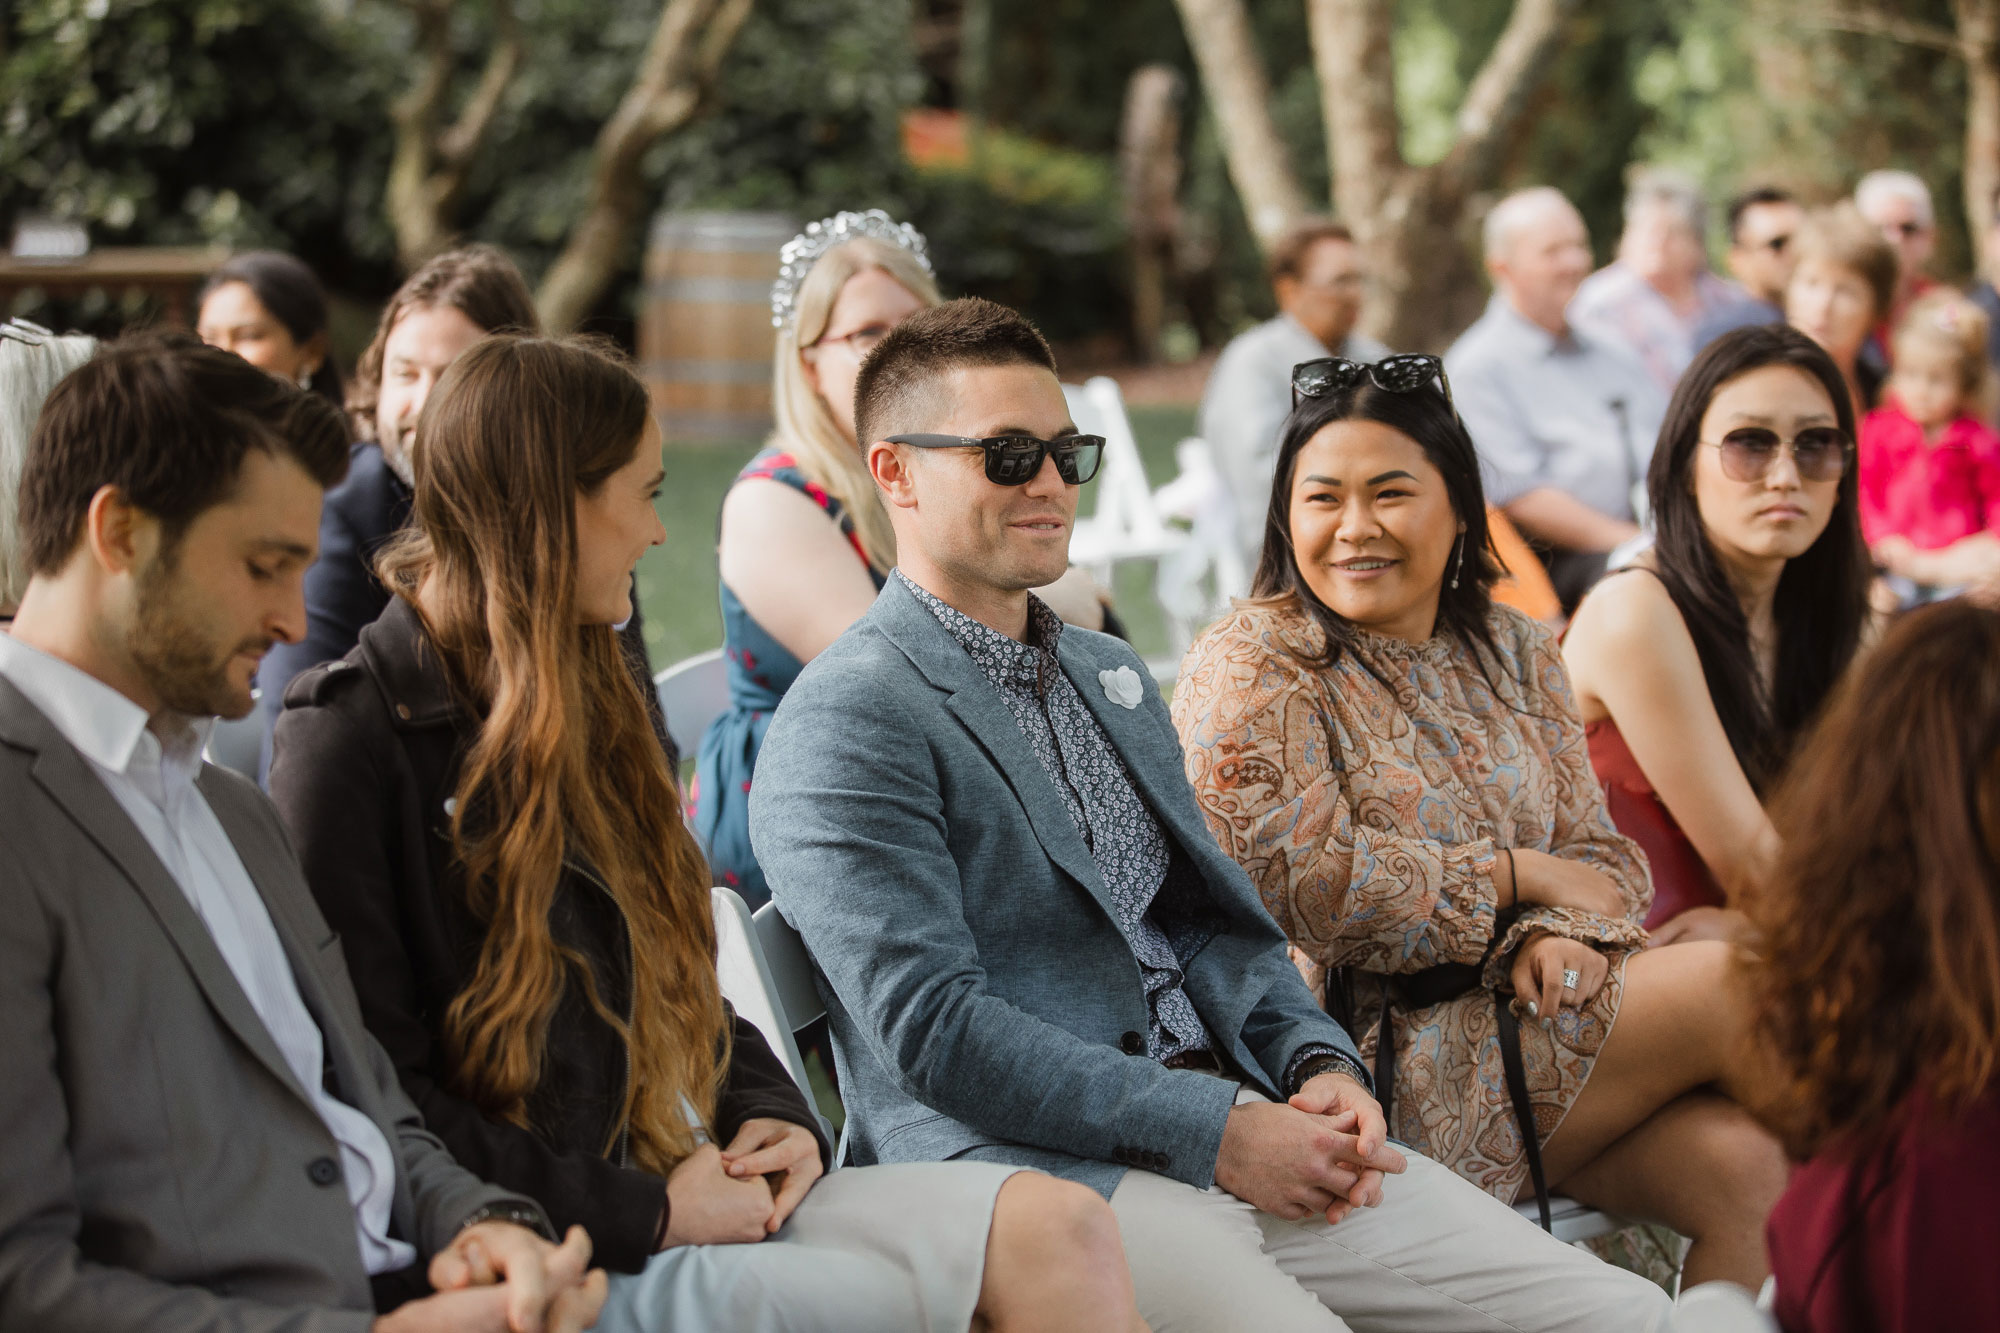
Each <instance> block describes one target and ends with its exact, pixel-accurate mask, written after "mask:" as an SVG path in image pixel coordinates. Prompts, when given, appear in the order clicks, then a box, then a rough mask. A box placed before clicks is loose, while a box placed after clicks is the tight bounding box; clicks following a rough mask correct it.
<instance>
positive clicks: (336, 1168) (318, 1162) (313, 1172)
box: [306, 1157, 340, 1185]
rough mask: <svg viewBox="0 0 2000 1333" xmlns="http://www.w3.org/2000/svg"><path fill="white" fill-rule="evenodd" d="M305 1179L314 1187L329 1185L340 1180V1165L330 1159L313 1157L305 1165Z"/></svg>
mask: <svg viewBox="0 0 2000 1333" xmlns="http://www.w3.org/2000/svg"><path fill="white" fill-rule="evenodd" d="M306 1179H307V1180H310V1181H311V1182H312V1183H313V1184H315V1185H331V1184H334V1183H335V1182H337V1181H338V1180H339V1179H340V1163H338V1162H336V1161H334V1160H333V1159H332V1158H331V1157H315V1158H313V1159H312V1161H310V1162H308V1163H306Z"/></svg>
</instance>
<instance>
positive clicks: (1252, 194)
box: [1175, 0, 1312, 251]
mask: <svg viewBox="0 0 2000 1333" xmlns="http://www.w3.org/2000/svg"><path fill="white" fill-rule="evenodd" d="M1175 3H1176V4H1177V5H1178V6H1179V7H1180V11H1181V23H1182V26H1184V27H1185V28H1186V29H1187V38H1188V46H1189V48H1190V49H1191V50H1193V52H1194V58H1195V64H1196V65H1197V66H1198V67H1199V68H1200V70H1201V82H1202V87H1203V88H1204V89H1205V90H1206V91H1207V93H1208V104H1209V106H1210V107H1211V108H1212V109H1213V111H1214V113H1215V120H1216V124H1217V126H1218V127H1219V128H1220V129H1221V131H1222V151H1223V158H1224V160H1225V161H1226V162H1227V163H1228V165H1229V179H1230V180H1231V181H1232V182H1234V183H1235V186H1236V194H1237V197H1238V198H1239V199H1241V200H1242V201H1243V213H1244V216H1245V217H1247V218H1248V219H1249V222H1250V231H1251V233H1252V234H1253V235H1255V236H1256V238H1257V244H1258V245H1259V246H1260V247H1262V248H1263V249H1264V250H1266V251H1269V250H1270V248H1271V245H1272V243H1273V242H1274V241H1276V240H1277V239H1278V237H1279V236H1281V235H1283V234H1284V232H1285V229H1286V228H1287V227H1289V226H1291V225H1292V223H1294V222H1296V221H1297V220H1298V219H1300V218H1301V217H1304V216H1305V215H1306V214H1307V213H1309V212H1311V211H1312V208H1311V205H1310V204H1309V203H1307V201H1306V194H1305V191H1304V190H1302V189H1300V188H1299V180H1298V177H1297V175H1295V174H1294V173H1293V171H1292V163H1291V159H1290V158H1289V157H1288V156H1286V153H1285V143H1284V140H1283V139H1281V138H1279V137H1278V127H1277V124H1276V123H1275V122H1274V121H1273V120H1272V119H1271V81H1270V79H1269V78H1268V77H1267V76H1266V75H1265V73H1264V61H1263V58H1262V57H1261V56H1259V55H1258V53H1257V43H1256V39H1255V36H1254V34H1253V33H1252V32H1251V29H1250V16H1249V15H1248V14H1247V13H1246V12H1245V11H1244V8H1243V0H1175Z"/></svg>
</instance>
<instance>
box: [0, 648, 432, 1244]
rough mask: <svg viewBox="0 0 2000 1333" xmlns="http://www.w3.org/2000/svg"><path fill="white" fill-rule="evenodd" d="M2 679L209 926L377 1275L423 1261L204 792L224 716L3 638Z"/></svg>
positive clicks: (381, 1140) (390, 1171) (377, 1140)
mask: <svg viewBox="0 0 2000 1333" xmlns="http://www.w3.org/2000/svg"><path fill="white" fill-rule="evenodd" d="M0 676H5V677H6V678H7V680H8V682H9V683H11V684H12V685H13V686H14V688H15V689H17V690H19V691H20V692H21V693H22V694H24V695H26V696H27V698H28V701H29V702H30V703H32V704H34V705H35V707H36V708H38V709H40V710H41V712H42V715H43V716H44V717H46V718H48V720H49V722H50V723H51V724H52V725H53V726H54V727H55V729H56V730H57V731H58V732H60V733H61V734H62V736H63V738H64V739H65V740H67V741H68V742H69V743H70V744H71V745H73V746H75V747H76V748H77V750H78V752H80V753H81V754H82V755H83V757H84V759H85V760H86V761H87V762H88V763H89V764H90V767H91V768H92V769H93V770H94V771H95V772H96V774H97V776H98V777H99V778H100V779H102V780H103V782H104V785H105V786H106V787H107V788H108V789H110V792H111V794H112V796H113V797H114V798H116V800H117V801H118V804H119V806H120V808H122V809H123V810H124V811H125V813H126V814H127V815H129V816H130V817H131V819H132V822H133V823H134V824H136V825H138V827H139V831H140V832H141V833H142V834H144V835H145V838H146V842H147V844H148V845H149V846H151V847H152V849H153V851H154V853H155V854H156V855H158V856H159V858H160V862H161V864H162V865H164V866H165V867H166V869H167V873H168V874H170V875H172V876H173V879H174V882H175V883H176V884H178V885H179V886H180V888H181V892H183V893H185V894H186V895H187V897H188V901H189V902H190V903H192V904H193V905H194V910H195V913H196V915H198V916H200V917H201V920H202V923H203V924H204V925H206V926H207V927H208V933H209V934H210V936H212V937H213V938H214V940H215V945H216V948H217V949H218V950H220V951H221V953H222V957H223V959H224V961H226V962H227V963H228V964H229V970H230V972H232V973H233V974H234V975H235V977H236V981H237V984H238V985H240V986H242V987H243V993H244V994H245V995H246V996H247V997H248V998H249V1000H250V1005H251V1007H252V1008H254V1009H255V1010H256V1011H257V1016H258V1017H259V1018H260V1019H262V1020H263V1022H264V1026H265V1028H266V1029H267V1030H269V1032H270V1034H271V1037H272V1039H273V1040H274V1041H276V1042H277V1044H278V1050H279V1051H280V1052H281V1053H283V1055H284V1057H285V1063H286V1065H287V1066H289V1067H290V1069H291V1071H292V1073H293V1075H294V1076H295V1077H296V1078H297V1079H298V1081H299V1085H300V1086H301V1087H302V1088H304V1089H305V1092H306V1095H307V1096H308V1097H310V1098H311V1099H312V1105H313V1109H314V1110H315V1111H317V1112H318V1113H319V1118H320V1119H321V1120H322V1121H324V1122H325V1123H326V1127H327V1131H328V1132H329V1133H331V1134H332V1135H333V1138H334V1141H335V1142H337V1143H338V1144H339V1145H340V1165H341V1179H342V1181H343V1182H344V1183H345V1184H346V1186H347V1197H348V1200H349V1201H350V1202H351V1203H352V1204H353V1205H354V1234H355V1238H356V1240H357V1241H358V1242H359V1244H360V1247H361V1259H362V1262H363V1263H364V1264H365V1265H366V1266H367V1269H368V1271H369V1272H370V1273H386V1272H391V1271H394V1270H395V1269H399V1268H407V1267H408V1266H409V1265H411V1264H412V1263H415V1262H416V1258H417V1252H416V1250H415V1249H413V1248H412V1247H410V1246H409V1245H406V1244H404V1243H403V1242H402V1241H399V1240H393V1239H391V1238H390V1236H389V1208H390V1204H391V1202H392V1200H393V1199H394V1195H395V1187H396V1158H395V1155H394V1153H393V1152H391V1150H390V1146H389V1141H388V1140H387V1139H386V1138H385V1137H384V1136H383V1134H382V1131H381V1130H380V1129H379V1128H378V1127H377V1126H376V1124H375V1122H374V1121H373V1120H370V1119H369V1118H368V1117H367V1116H365V1115H363V1114H362V1113H361V1112H359V1111H357V1110H355V1109H354V1108H353V1107H351V1106H349V1105H347V1104H346V1103H345V1102H342V1101H340V1100H338V1099H337V1098H335V1097H334V1096H333V1095H332V1094H331V1093H329V1092H327V1090H326V1086H325V1082H324V1078H323V1075H322V1070H323V1068H324V1060H325V1047H324V1041H323V1038H322V1036H321V1034H320V1030H319V1024H318V1023H316V1022H315V1021H314V1020H313V1016H312V1013H311V1011H309V1010H308V1009H307V1008H306V1004H305V1001H304V1000H303V999H302V998H300V995H299V988H298V983H297V982H296V981H295V980H294V979H293V977H292V969H291V964H290V963H289V962H288V961H287V960H286V958H285V951H284V946H283V945H281V944H280V943H279V942H278V932H277V928H276V927H274V926H273V925H272V924H271V914H270V910H269V909H268V908H267V907H266V906H265V905H264V899H263V897H262V896H261V895H260V894H259V893H258V892H257V886H256V885H255V884H254V883H252V882H251V879H250V873H249V871H247V870H245V869H244V868H243V860H242V858H241V857H239V856H238V855H237V854H236V848H235V846H234V845H233V844H231V842H230V841H229V836H228V834H227V833H225V832H224V831H223V828H222V824H221V821H219V820H218V819H216V817H215V812H214V811H213V810H211V809H209V806H208V802H207V801H206V800H205V799H203V797H202V794H201V791H200V789H199V788H197V787H196V786H195V784H194V780H195V776H196V775H197V774H198V773H200V771H201V752H202V747H203V745H204V744H205V743H206V742H207V739H208V732H209V730H210V728H211V727H212V726H213V725H214V719H212V718H201V719H194V718H187V717H182V716H179V715H168V714H162V715H161V717H160V719H159V723H158V725H157V726H150V725H149V721H150V719H149V718H148V717H147V715H146V711H145V710H144V709H143V708H140V707H139V706H138V705H137V704H135V703H133V702H132V701H131V700H130V699H128V698H126V697H125V696H124V695H122V694H120V693H119V692H118V691H117V690H114V689H112V688H111V687H110V686H109V685H106V684H105V683H104V682H103V681H100V680H98V679H97V678H96V677H94V676H91V675H89V674H88V673H86V672H84V671H81V670H79V669H78V668H76V667H74V666H71V665H70V664H69V663H67V662H64V661H61V660H60V659H58V658H54V657H51V656H49V655H48V654H46V653H43V652H39V651H37V650H36V649H33V648H30V647H28V646H27V645H26V644H23V643H20V642H18V641H16V640H15V639H13V638H12V637H10V636H8V635H6V634H0Z"/></svg>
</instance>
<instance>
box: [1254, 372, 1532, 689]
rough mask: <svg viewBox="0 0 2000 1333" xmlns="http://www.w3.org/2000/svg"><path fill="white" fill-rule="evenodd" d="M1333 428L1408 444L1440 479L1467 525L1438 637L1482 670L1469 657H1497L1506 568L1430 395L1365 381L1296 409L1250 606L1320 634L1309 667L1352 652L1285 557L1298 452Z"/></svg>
mask: <svg viewBox="0 0 2000 1333" xmlns="http://www.w3.org/2000/svg"><path fill="white" fill-rule="evenodd" d="M1336 421H1373V422H1377V423H1379V424H1381V425H1384V426H1387V427H1389V429H1391V430H1394V431H1398V432H1400V433H1401V434H1404V435H1407V436H1409V437H1410V438H1411V439H1412V440H1414V441H1416V443H1417V447H1418V448H1420V449H1422V450H1423V451H1424V457H1426V458H1428V459H1429V460H1430V462H1431V466H1432V467H1435V468H1436V469H1437V470H1438V472H1439V473H1440V474H1441V475H1442V476H1443V477H1444V486H1445V493H1446V494H1447V495H1448V496H1449V497H1450V498H1451V507H1452V510H1453V512H1454V513H1455V514H1456V515H1457V517H1458V521H1459V522H1461V523H1463V524H1465V532H1464V533H1463V534H1462V540H1463V541H1464V543H1465V547H1464V550H1465V556H1464V559H1465V565H1464V568H1463V569H1462V570H1461V571H1460V573H1459V579H1458V586H1457V587H1456V588H1454V587H1452V586H1451V584H1450V582H1449V581H1447V582H1446V583H1445V584H1444V585H1443V586H1442V587H1440V588H1439V589H1438V614H1437V627H1438V630H1439V631H1440V632H1443V633H1449V634H1451V635H1452V636H1453V637H1454V638H1456V639H1457V640H1458V641H1459V642H1460V643H1462V644H1464V645H1465V647H1466V649H1467V650H1468V651H1470V652H1472V655H1473V660H1474V661H1475V662H1479V663H1480V669H1481V670H1482V671H1483V670H1485V665H1484V662H1483V661H1482V659H1481V658H1480V656H1479V653H1478V652H1477V649H1478V648H1479V647H1480V646H1484V647H1485V648H1486V649H1487V651H1488V652H1495V651H1496V649H1495V647H1494V643H1493V634H1492V630H1491V629H1490V628H1489V627H1488V625H1487V618H1488V616H1489V615H1490V614H1491V613H1492V610H1493V584H1494V582H1495V580H1497V579H1499V578H1500V577H1501V576H1502V575H1503V574H1505V573H1506V566H1505V565H1503V564H1501V562H1500V557H1499V554H1498V553H1497V552H1495V551H1494V550H1493V546H1492V540H1491V538H1490V536H1489V534H1488V532H1487V527H1486V491H1485V488H1484V487H1483V486H1482V485H1481V484H1480V480H1479V457H1478V455H1477V454H1476V453H1475V452H1474V451H1473V448H1472V437H1471V436H1470V435H1467V434H1466V433H1465V424H1464V423H1463V422H1462V421H1460V420H1459V419H1458V413H1457V412H1455V411H1453V410H1452V406H1451V403H1450V402H1449V401H1448V400H1447V399H1446V398H1445V396H1444V394H1443V393H1442V392H1441V391H1439V390H1437V389H1419V390H1417V391H1416V392H1414V393H1391V392H1389V391H1388V390H1386V389H1382V388H1378V387H1376V385H1375V384H1374V383H1373V382H1372V381H1370V380H1367V379H1363V380H1362V381H1361V383H1360V384H1358V385H1356V386H1355V387H1354V388H1352V389H1348V390H1345V391H1343V392H1340V393H1330V394H1326V395H1323V396H1321V397H1318V398H1302V399H1300V400H1299V404H1298V406H1296V407H1294V408H1293V409H1292V412H1291V415H1290V416H1288V417H1286V418H1285V424H1284V426H1283V427H1282V429H1281V432H1280V434H1279V437H1278V463H1277V468H1276V470H1275V475H1274V476H1273V477H1272V478H1271V503H1270V505H1269V507H1268V508H1267V509H1266V510H1265V514H1264V551H1263V554H1262V555H1261V556H1260V557H1259V559H1258V561H1257V573H1256V577H1255V578H1254V579H1252V581H1251V585H1250V595H1251V597H1252V598H1253V599H1254V600H1257V601H1270V602H1294V603H1296V604H1297V605H1298V606H1299V607H1300V608H1301V609H1303V610H1304V611H1305V612H1306V614H1307V615H1309V616H1311V617H1312V618H1313V620H1314V622H1316V623H1317V624H1318V625H1319V627H1320V629H1321V630H1323V631H1324V632H1325V634H1326V651H1325V652H1324V653H1323V654H1322V655H1321V656H1320V658H1319V659H1318V660H1317V661H1314V662H1311V663H1309V665H1311V666H1313V667H1316V668H1317V667H1329V666H1332V665H1333V664H1334V663H1335V662H1337V661H1339V660H1340V655H1341V653H1342V652H1345V651H1349V650H1351V649H1352V648H1353V647H1354V643H1355V637H1354V626H1353V624H1352V623H1351V622H1350V621H1348V620H1347V619H1346V618H1345V617H1344V616H1341V615H1340V614H1338V613H1337V612H1335V611H1334V610H1332V609H1331V608H1330V607H1328V606H1327V605H1326V603H1324V602H1322V601H1320V599H1319V598H1318V597H1316V596H1314V595H1313V590H1312V587H1311V586H1310V585H1309V584H1308V583H1307V582H1306V580H1305V577H1304V575H1302V574H1301V573H1300V572H1299V560H1298V552H1297V551H1295V550H1294V549H1293V547H1292V474H1293V473H1294V472H1296V471H1297V470H1298V463H1299V451H1300V450H1301V449H1304V448H1305V447H1306V445H1307V443H1308V442H1310V441H1311V439H1312V438H1313V436H1315V435H1317V434H1319V433H1320V431H1322V430H1324V429H1325V428H1326V427H1328V426H1330V425H1332V424H1333V423H1334V422H1336Z"/></svg>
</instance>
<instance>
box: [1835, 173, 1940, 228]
mask: <svg viewBox="0 0 2000 1333" xmlns="http://www.w3.org/2000/svg"><path fill="white" fill-rule="evenodd" d="M1877 199H1903V200H1906V201H1907V202H1908V203H1909V205H1910V207H1912V208H1914V209H1916V210H1917V220H1918V222H1920V223H1921V224H1922V225H1924V226H1926V227H1929V226H1933V225H1935V224H1936V222H1937V210H1936V209H1935V208H1934V207H1933V206H1932V204H1931V187H1930V186H1928V185H1926V184H1924V181H1923V177H1921V176H1919V175H1917V174H1916V173H1915V172H1913V171H1871V172H1869V173H1868V174H1867V175H1866V176H1863V177H1862V178H1861V182H1860V183H1859V184H1858V185H1856V186H1855V187H1854V206H1855V207H1856V208H1858V209H1861V210H1862V211H1863V212H1864V213H1865V212H1867V210H1868V209H1869V207H1870V206H1871V205H1872V204H1873V203H1874V201H1875V200H1877Z"/></svg>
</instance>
